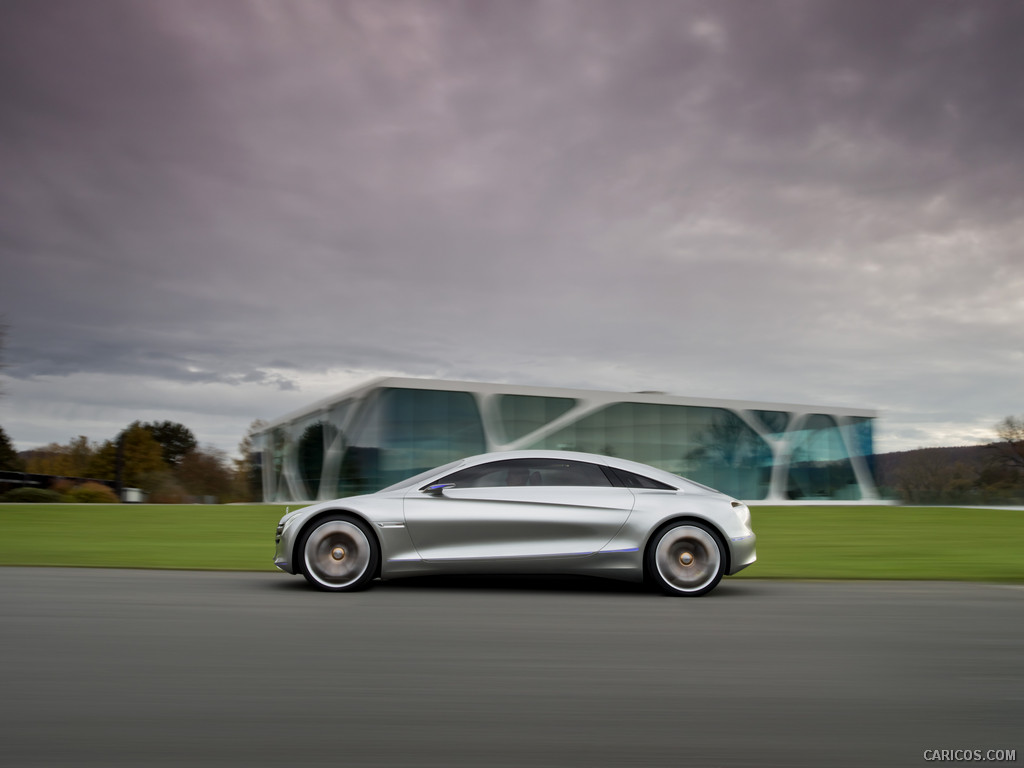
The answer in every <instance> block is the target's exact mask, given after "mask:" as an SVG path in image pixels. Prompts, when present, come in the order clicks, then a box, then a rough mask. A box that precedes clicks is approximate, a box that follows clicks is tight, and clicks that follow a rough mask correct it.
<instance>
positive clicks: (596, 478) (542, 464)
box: [435, 459, 612, 488]
mask: <svg viewBox="0 0 1024 768" xmlns="http://www.w3.org/2000/svg"><path fill="white" fill-rule="evenodd" d="M435 483H437V484H440V483H451V484H452V485H454V486H455V487H456V488H507V487H513V486H519V485H574V486H590V487H594V486H598V487H608V486H610V485H611V484H612V483H611V481H609V479H608V477H607V476H606V475H605V473H604V471H602V469H601V467H599V466H598V465H596V464H588V463H587V462H583V461H563V460H561V459H507V460H505V461H494V462H490V463H488V464H479V465H477V466H475V467H468V468H466V469H463V470H460V471H458V472H453V473H452V474H450V475H448V476H447V477H442V478H440V479H439V480H436V481H435Z"/></svg>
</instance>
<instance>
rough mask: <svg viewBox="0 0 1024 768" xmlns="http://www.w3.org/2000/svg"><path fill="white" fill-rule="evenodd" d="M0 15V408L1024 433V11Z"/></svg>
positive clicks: (835, 6)
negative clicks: (469, 386) (784, 414)
mask: <svg viewBox="0 0 1024 768" xmlns="http://www.w3.org/2000/svg"><path fill="white" fill-rule="evenodd" d="M4 8H5V17H6V23H5V24H3V25H0V103H2V104H3V105H4V106H3V107H2V108H0V175H2V178H4V180H5V183H4V184H3V185H2V187H0V258H2V260H3V264H4V273H5V278H4V280H3V281H2V283H0V302H2V304H0V311H2V312H3V313H4V314H5V315H6V319H7V322H8V323H9V324H10V326H11V332H10V335H9V338H8V344H7V347H8V348H7V359H8V362H9V363H10V364H11V366H10V368H9V369H8V371H7V373H8V374H9V375H10V376H11V377H12V378H13V384H12V390H16V391H12V395H11V397H10V398H9V400H10V401H12V402H11V403H10V404H11V405H14V403H13V401H14V400H19V402H21V401H22V400H21V399H22V398H30V400H31V402H32V403H38V401H39V398H40V397H42V395H39V396H30V395H29V394H27V393H28V392H30V391H40V392H41V391H42V390H43V388H41V384H42V383H43V382H44V380H45V382H46V384H47V387H46V388H45V389H46V391H47V392H48V394H47V396H48V397H55V396H60V397H64V398H67V399H68V400H75V399H76V398H80V397H82V394H81V392H80V389H81V387H82V386H83V385H82V384H81V383H80V382H81V381H82V380H83V379H82V378H81V377H91V376H107V377H120V378H121V379H124V380H129V381H130V380H133V379H134V380H137V381H140V382H150V383H154V382H155V383H166V384H168V385H171V384H175V385H177V386H180V387H184V389H183V390H182V391H183V392H186V393H187V396H183V397H184V400H183V401H182V402H180V403H178V404H177V405H175V407H181V408H183V413H184V414H185V416H187V415H188V406H187V402H185V401H188V398H189V397H191V398H192V402H194V403H195V406H194V407H195V414H196V416H195V418H202V419H204V420H207V421H208V422H209V423H211V425H213V424H215V423H217V422H216V417H217V414H218V413H220V412H222V410H221V409H219V408H218V406H217V403H216V397H228V395H226V394H217V395H216V396H214V395H212V394H211V393H213V392H218V393H220V392H221V390H220V389H218V388H219V387H222V386H223V387H226V390H225V391H231V392H235V393H236V395H235V399H236V401H237V400H238V395H237V393H239V392H240V391H242V390H245V391H246V396H245V398H243V400H244V401H245V402H246V404H247V407H251V408H253V409H254V410H255V411H258V412H254V413H253V414H252V415H253V416H254V417H255V416H265V417H266V416H274V415H277V414H279V413H282V412H284V411H287V410H289V409H290V408H291V407H293V406H294V405H296V404H297V403H298V402H299V401H298V400H295V399H291V398H301V397H303V396H310V397H311V396H312V395H313V393H314V392H316V393H320V391H321V390H320V388H321V387H328V386H329V382H330V381H331V374H332V372H335V373H336V374H337V379H338V381H343V380H344V381H347V380H348V378H349V377H353V376H355V377H358V376H359V375H360V374H362V373H366V374H370V373H372V372H376V371H380V372H388V373H404V374H410V375H423V376H445V377H450V378H477V379H486V380H491V379H498V380H507V381H515V382H522V383H542V384H552V385H567V386H592V387H597V388H604V387H607V388H617V389H618V388H621V389H660V390H665V391H671V392H679V393H686V394H694V395H721V396H727V397H743V398H752V399H774V400H781V401H805V402H823V403H830V404H850V405H863V406H869V407H870V406H874V407H878V408H881V409H883V410H885V411H886V414H887V415H886V418H887V419H889V420H891V421H892V423H893V424H894V425H897V424H917V423H918V422H917V421H915V419H919V420H920V423H922V424H925V425H926V426H927V424H933V425H944V426H942V427H941V429H938V428H936V429H935V430H933V431H932V433H930V434H931V437H930V438H928V439H934V440H939V441H944V440H945V441H962V440H964V439H966V438H965V436H969V437H974V436H976V435H977V434H978V430H979V429H980V427H979V426H978V425H979V424H987V423H990V422H991V421H993V420H994V419H995V418H998V417H1000V416H1002V415H1005V414H1006V413H1009V412H1016V411H1020V410H1021V406H1020V403H1019V399H1020V392H1021V391H1022V388H1021V386H1020V385H1021V381H1020V376H1019V371H1020V370H1022V368H1021V363H1022V362H1024V360H1022V359H1021V350H1022V349H1024V333H1022V327H1024V324H1022V323H1021V320H1022V319H1024V305H1022V303H1021V299H1020V297H1021V296H1022V295H1024V292H1022V289H1024V257H1022V255H1021V251H1020V246H1019V243H1020V242H1022V235H1024V194H1022V190H1021V182H1020V180H1021V178H1024V155H1022V147H1024V142H1022V140H1021V138H1020V137H1021V136H1022V135H1024V98H1022V97H1021V95H1020V89H1019V88H1018V87H1017V85H1016V82H1015V81H1016V79H1017V73H1018V72H1020V71H1021V70H1022V69H1024V49H1022V47H1021V46H1020V45H1019V40H1020V39H1021V34H1022V33H1024V7H1022V6H1020V5H1019V4H1016V3H998V2H997V3H974V2H966V0H965V1H963V2H923V1H921V0H914V1H913V2H862V3H849V2H845V0H832V1H822V0H814V1H813V2H811V1H809V2H768V1H766V2H757V3H747V2H677V1H675V0H673V1H672V2H648V1H644V2H636V3H620V2H612V1H608V2H595V1H593V0H587V1H586V2H582V1H581V2H522V3H519V2H517V3H477V2H464V3H459V2H393V3H392V2H389V3H379V2H365V3H360V2H310V3H303V4H296V3H290V2H280V3H274V2H267V3H256V2H223V1H221V2H218V1H216V0H214V1H213V2H208V1H205V2H175V3H159V2H114V1H113V0H97V1H96V2H93V3H89V4H82V3H77V2H48V3H35V2H7V3H6V4H5V7H4ZM60 380H63V381H65V383H66V385H67V386H66V389H65V390H63V391H62V394H59V395H58V394H57V393H58V390H59V388H56V389H51V387H52V386H53V385H54V382H58V383H59V381H60ZM112 391H120V389H119V388H118V387H113V388H112ZM250 392H252V393H253V394H252V395H251V398H252V399H251V400H250V399H248V398H249V397H250V394H249V393H250ZM285 395H287V396H288V397H287V398H285V399H282V398H283V397H284V396H285ZM175 397H177V395H173V396H172V395H171V394H170V393H169V392H168V391H164V390H162V389H161V390H160V391H159V392H157V393H153V398H154V399H153V400H152V402H153V403H154V407H157V406H158V405H159V404H160V402H171V401H174V402H177V401H176V400H175ZM200 403H206V404H205V405H201V404H200ZM278 404H280V405H281V407H277V405H278ZM101 405H102V407H113V404H111V403H106V404H97V407H101ZM33 407H37V406H35V405H34V406H33ZM38 407H42V406H38ZM185 416H183V420H185ZM0 417H2V414H0ZM236 418H237V417H236ZM20 425H23V426H24V428H26V429H27V428H29V426H30V425H29V424H28V420H27V417H26V420H25V421H22V422H20ZM926 426H925V427H920V428H919V427H917V426H907V427H906V429H905V435H907V436H906V437H902V438H900V439H905V440H913V439H918V438H919V436H920V435H921V434H924V433H923V432H922V430H926ZM211 428H213V427H212V426H211ZM899 428H900V429H903V427H899ZM9 431H10V430H9ZM199 431H201V430H199ZM58 437H59V436H58ZM15 438H16V439H21V440H24V441H28V440H32V439H34V438H31V437H19V436H18V435H15ZM48 439H49V438H48ZM921 439H922V442H927V441H928V440H926V439H924V438H921ZM893 442H894V444H895V438H894V439H893ZM225 447H230V446H225ZM904 447H906V446H904ZM910 447H912V446H910Z"/></svg>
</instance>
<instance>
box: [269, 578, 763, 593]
mask: <svg viewBox="0 0 1024 768" xmlns="http://www.w3.org/2000/svg"><path fill="white" fill-rule="evenodd" d="M274 588H275V589H281V590H287V591H294V592H316V590H315V589H314V588H313V587H312V586H310V584H309V583H308V582H307V581H306V580H305V579H303V578H301V577H293V578H287V579H277V580H275V581H274ZM378 590H379V591H385V592H389V593H393V594H401V593H410V594H411V593H415V592H505V593H531V592H532V593H539V592H544V593H548V594H588V593H589V594H602V595H629V596H632V597H650V598H661V597H664V595H662V594H661V593H660V592H659V591H657V590H656V589H654V588H652V587H649V586H647V585H645V584H639V583H635V582H628V581H617V580H614V579H602V578H598V577H592V576H576V575H559V576H546V575H545V576H531V575H511V574H508V575H504V574H503V575H469V574H464V575H444V576H410V577H406V578H401V579H392V580H389V581H380V580H379V579H378V580H376V581H374V582H372V583H371V585H370V587H369V591H370V592H376V591H378ZM754 591H756V590H754ZM749 594H751V589H749V582H748V581H746V580H744V581H736V580H731V579H727V580H724V581H723V582H722V583H721V584H720V585H719V586H718V587H716V588H715V590H714V591H713V592H711V593H710V594H709V595H706V596H705V598H704V599H714V598H716V597H733V596H744V595H749Z"/></svg>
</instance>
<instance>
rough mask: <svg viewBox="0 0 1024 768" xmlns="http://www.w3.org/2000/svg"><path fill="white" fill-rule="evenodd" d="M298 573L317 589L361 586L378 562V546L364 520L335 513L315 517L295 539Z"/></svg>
mask: <svg viewBox="0 0 1024 768" xmlns="http://www.w3.org/2000/svg"><path fill="white" fill-rule="evenodd" d="M299 554H300V559H299V563H300V564H301V568H302V575H303V576H305V577H306V579H307V580H308V581H309V583H310V584H312V585H313V586H314V587H316V588H317V589H323V590H328V591H330V592H354V591H355V590H357V589H365V588H366V586H367V584H369V583H370V581H371V580H372V579H373V576H374V574H375V573H376V571H377V564H378V563H379V562H380V547H379V545H378V544H377V539H376V538H375V537H374V535H373V533H372V532H371V531H370V530H369V528H367V527H366V524H365V523H363V522H362V521H361V520H357V519H356V518H354V517H348V516H343V515H337V516H334V517H329V518H326V519H323V520H319V521H317V522H316V523H315V524H314V525H312V526H311V527H310V528H309V530H308V531H306V532H305V534H303V537H302V539H301V540H300V542H299Z"/></svg>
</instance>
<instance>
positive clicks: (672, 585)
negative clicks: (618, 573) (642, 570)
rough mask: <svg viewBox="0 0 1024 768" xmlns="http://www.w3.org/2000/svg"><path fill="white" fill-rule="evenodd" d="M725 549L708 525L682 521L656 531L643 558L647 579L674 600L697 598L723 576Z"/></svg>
mask: <svg viewBox="0 0 1024 768" xmlns="http://www.w3.org/2000/svg"><path fill="white" fill-rule="evenodd" d="M725 557H726V555H725V546H724V545H723V544H722V540H721V538H720V537H719V535H718V534H717V533H716V532H715V531H714V530H713V529H712V528H711V527H710V526H708V525H706V524H704V523H699V522H696V521H693V520H683V521H679V522H675V523H669V524H668V525H665V526H663V527H662V528H659V529H658V531H657V532H655V534H654V535H653V536H651V540H650V542H649V543H648V545H647V552H646V553H645V555H644V564H645V565H646V571H647V576H648V578H649V579H650V580H651V582H652V583H653V584H655V585H656V586H657V587H658V589H660V590H661V591H662V592H663V593H665V594H666V595H671V596H673V597H700V596H701V595H706V594H707V593H708V592H710V591H711V590H713V589H714V588H715V587H717V586H718V582H720V581H721V580H722V576H723V575H724V574H725Z"/></svg>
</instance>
